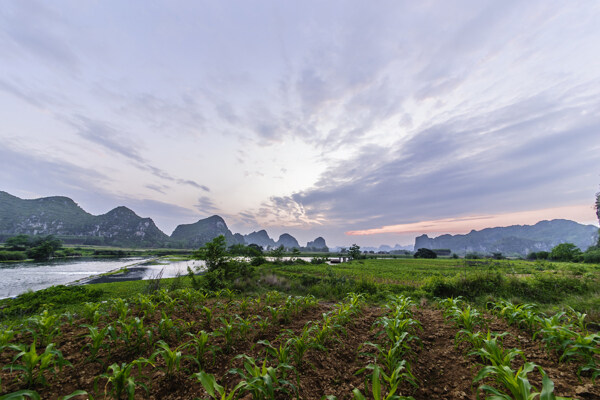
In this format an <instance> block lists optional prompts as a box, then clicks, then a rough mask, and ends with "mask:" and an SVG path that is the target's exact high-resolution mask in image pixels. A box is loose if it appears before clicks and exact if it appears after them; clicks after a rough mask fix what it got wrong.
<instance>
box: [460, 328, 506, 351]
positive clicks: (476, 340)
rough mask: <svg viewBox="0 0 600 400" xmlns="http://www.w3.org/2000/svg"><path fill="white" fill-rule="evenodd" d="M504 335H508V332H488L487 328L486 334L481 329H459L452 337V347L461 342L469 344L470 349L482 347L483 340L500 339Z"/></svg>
mask: <svg viewBox="0 0 600 400" xmlns="http://www.w3.org/2000/svg"><path fill="white" fill-rule="evenodd" d="M506 335H508V332H502V333H493V332H490V330H489V329H488V331H487V334H485V333H483V332H481V331H476V332H471V331H468V330H466V329H461V330H460V331H458V333H457V334H456V336H455V337H454V347H455V348H457V347H458V346H459V345H460V344H461V343H463V342H466V343H469V344H470V345H471V346H470V347H471V348H472V349H479V348H482V347H483V345H484V340H491V339H496V340H497V339H502V338H504V336H506Z"/></svg>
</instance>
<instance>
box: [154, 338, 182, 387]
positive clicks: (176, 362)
mask: <svg viewBox="0 0 600 400" xmlns="http://www.w3.org/2000/svg"><path fill="white" fill-rule="evenodd" d="M156 345H157V347H158V349H157V350H156V351H155V352H154V353H153V354H152V356H151V357H150V359H151V360H154V359H155V358H156V357H157V356H160V357H161V358H162V359H163V361H164V362H165V368H164V372H165V375H166V376H167V378H172V377H173V376H175V374H176V373H177V372H179V370H180V368H181V360H182V358H183V354H182V353H181V348H182V347H183V345H182V346H179V347H176V348H174V349H171V348H170V347H169V345H168V344H167V343H166V342H164V341H162V340H159V341H158V342H156Z"/></svg>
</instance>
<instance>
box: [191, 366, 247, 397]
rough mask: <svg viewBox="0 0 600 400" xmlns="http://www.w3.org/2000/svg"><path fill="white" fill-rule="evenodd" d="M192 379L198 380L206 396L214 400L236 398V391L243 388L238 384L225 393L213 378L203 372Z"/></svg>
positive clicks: (225, 390) (241, 384)
mask: <svg viewBox="0 0 600 400" xmlns="http://www.w3.org/2000/svg"><path fill="white" fill-rule="evenodd" d="M192 377H194V378H196V379H198V380H199V381H200V383H201V384H202V387H204V390H206V393H208V395H209V396H210V397H211V398H213V399H215V400H233V399H236V398H237V391H238V390H239V389H240V388H241V387H242V386H243V383H242V382H240V383H238V384H237V385H236V386H235V387H234V388H233V389H232V390H231V391H230V392H228V391H227V389H225V388H224V387H223V386H221V385H219V384H218V383H217V380H216V379H215V376H214V375H212V374H207V373H206V372H204V371H200V372H198V373H197V374H194V375H192Z"/></svg>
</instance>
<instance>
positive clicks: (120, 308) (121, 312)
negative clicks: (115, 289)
mask: <svg viewBox="0 0 600 400" xmlns="http://www.w3.org/2000/svg"><path fill="white" fill-rule="evenodd" d="M111 301H112V303H111V306H110V309H111V311H112V312H114V313H115V314H116V315H117V319H118V320H119V321H125V319H126V318H127V315H128V314H129V304H128V303H127V302H126V301H125V300H123V299H121V298H116V299H112V300H111Z"/></svg>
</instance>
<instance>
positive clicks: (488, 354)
mask: <svg viewBox="0 0 600 400" xmlns="http://www.w3.org/2000/svg"><path fill="white" fill-rule="evenodd" d="M469 355H477V356H479V357H480V358H481V360H482V361H483V362H484V363H486V364H491V365H492V366H495V367H501V366H508V367H510V363H511V362H512V360H514V359H515V358H517V357H519V356H520V357H521V358H522V359H523V361H525V356H524V355H523V351H522V350H519V349H505V348H504V347H502V344H500V343H498V340H497V338H496V337H492V338H490V339H484V340H483V346H482V347H481V348H479V349H477V350H475V351H473V352H471V353H469Z"/></svg>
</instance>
